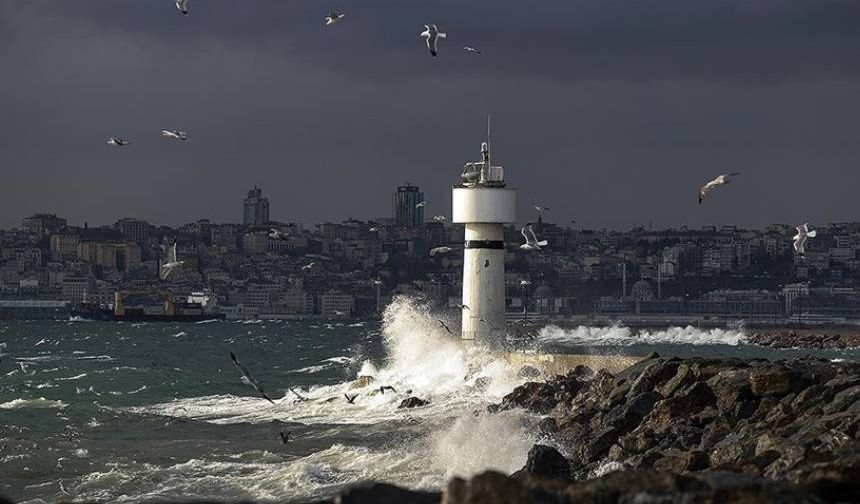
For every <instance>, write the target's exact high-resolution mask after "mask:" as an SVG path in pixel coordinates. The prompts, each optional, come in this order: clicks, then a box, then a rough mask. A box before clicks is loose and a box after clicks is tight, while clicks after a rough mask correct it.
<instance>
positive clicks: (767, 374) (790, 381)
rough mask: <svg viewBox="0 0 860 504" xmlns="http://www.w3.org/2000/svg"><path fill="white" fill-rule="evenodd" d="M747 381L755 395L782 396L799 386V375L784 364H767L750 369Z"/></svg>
mask: <svg viewBox="0 0 860 504" xmlns="http://www.w3.org/2000/svg"><path fill="white" fill-rule="evenodd" d="M749 383H750V389H751V391H752V393H753V395H755V396H756V397H766V396H775V397H782V396H784V395H786V394H788V393H789V392H794V391H797V390H798V389H799V388H800V376H799V374H798V373H797V372H796V371H794V370H792V369H790V368H788V367H785V366H769V367H764V368H760V369H756V370H754V371H752V372H751V373H750V375H749Z"/></svg>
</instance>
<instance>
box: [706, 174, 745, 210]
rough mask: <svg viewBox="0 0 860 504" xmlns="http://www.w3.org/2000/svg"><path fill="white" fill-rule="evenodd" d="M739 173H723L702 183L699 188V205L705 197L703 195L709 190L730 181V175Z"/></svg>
mask: <svg viewBox="0 0 860 504" xmlns="http://www.w3.org/2000/svg"><path fill="white" fill-rule="evenodd" d="M739 173H740V172H732V173H724V174H722V175H720V176H719V177H717V178H715V179H714V180H712V181H710V182H708V183H707V184H705V185H703V186H702V187H701V188H699V204H700V205H701V204H702V201H703V200H704V199H705V196H706V195H707V194H708V193H709V192H711V191H712V190H714V189H715V188H717V187H719V186H721V185H725V184H728V183H729V182H731V177H734V176H735V175H738V174H739Z"/></svg>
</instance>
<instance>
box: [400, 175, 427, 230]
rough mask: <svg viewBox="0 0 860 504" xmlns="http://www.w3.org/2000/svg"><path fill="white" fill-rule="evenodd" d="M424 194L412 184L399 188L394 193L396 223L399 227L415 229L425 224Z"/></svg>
mask: <svg viewBox="0 0 860 504" xmlns="http://www.w3.org/2000/svg"><path fill="white" fill-rule="evenodd" d="M423 202H424V193H423V192H421V190H420V189H419V188H418V186H414V185H411V184H406V185H403V186H398V187H397V190H396V191H395V192H394V223H395V224H397V225H398V226H408V227H415V226H420V225H421V224H422V223H423V222H424V205H421V206H418V205H419V204H420V203H423Z"/></svg>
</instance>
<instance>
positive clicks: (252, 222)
mask: <svg viewBox="0 0 860 504" xmlns="http://www.w3.org/2000/svg"><path fill="white" fill-rule="evenodd" d="M242 210H243V212H242V213H243V218H242V223H243V224H245V225H246V226H262V225H263V224H265V223H266V222H268V221H269V198H264V197H263V190H262V189H260V188H259V187H257V186H254V188H253V189H251V190H250V191H248V197H247V198H245V201H244V203H243V204H242Z"/></svg>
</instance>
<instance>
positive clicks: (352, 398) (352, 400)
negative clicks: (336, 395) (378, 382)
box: [343, 394, 358, 404]
mask: <svg viewBox="0 0 860 504" xmlns="http://www.w3.org/2000/svg"><path fill="white" fill-rule="evenodd" d="M343 397H345V398H346V402H348V403H349V404H355V398H356V397H358V394H355V395H354V396H352V397H350V396H348V395H347V394H344V395H343Z"/></svg>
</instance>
